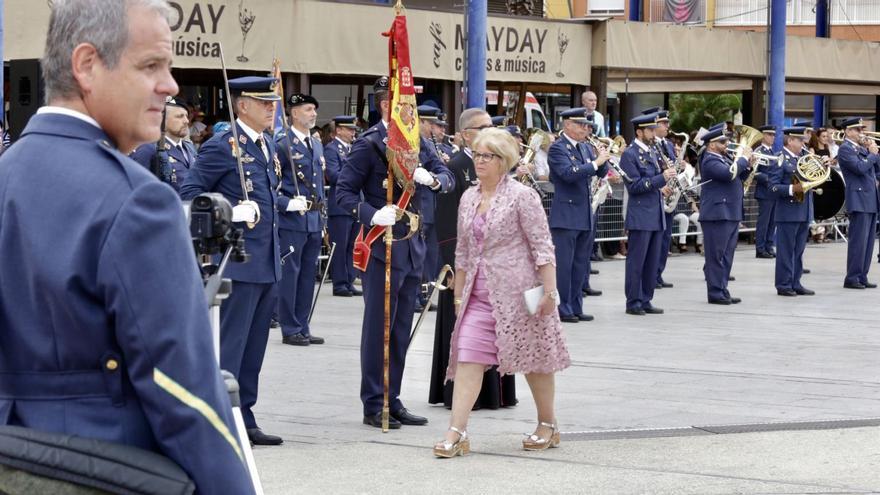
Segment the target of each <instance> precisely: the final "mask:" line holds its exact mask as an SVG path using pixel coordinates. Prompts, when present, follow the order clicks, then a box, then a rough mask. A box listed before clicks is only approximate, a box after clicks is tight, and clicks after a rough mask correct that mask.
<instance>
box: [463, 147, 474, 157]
mask: <svg viewBox="0 0 880 495" xmlns="http://www.w3.org/2000/svg"><path fill="white" fill-rule="evenodd" d="M464 154H465V155H467V156H468V158H470V159H471V160H473V159H474V152H473V151H471V149H470V148H468V147H465V148H464Z"/></svg>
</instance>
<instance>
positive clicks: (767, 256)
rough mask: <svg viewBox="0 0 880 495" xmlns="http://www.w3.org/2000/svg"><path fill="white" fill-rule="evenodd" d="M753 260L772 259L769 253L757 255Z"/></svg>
mask: <svg viewBox="0 0 880 495" xmlns="http://www.w3.org/2000/svg"><path fill="white" fill-rule="evenodd" d="M755 258H763V259H773V255H772V254H770V253H758V254H756V255H755Z"/></svg>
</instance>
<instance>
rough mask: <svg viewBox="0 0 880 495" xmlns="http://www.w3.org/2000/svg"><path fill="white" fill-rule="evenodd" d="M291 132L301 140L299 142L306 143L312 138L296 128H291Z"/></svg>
mask: <svg viewBox="0 0 880 495" xmlns="http://www.w3.org/2000/svg"><path fill="white" fill-rule="evenodd" d="M290 130H291V131H293V135H294V136H296V137H297V138H299V140H300V141H302V142H303V143H305V141H306V140H307V139H308V138H309V137H310V136H309V135H308V134H306V133H304V132H300V130H299V129H297V128H296V127H291V128H290Z"/></svg>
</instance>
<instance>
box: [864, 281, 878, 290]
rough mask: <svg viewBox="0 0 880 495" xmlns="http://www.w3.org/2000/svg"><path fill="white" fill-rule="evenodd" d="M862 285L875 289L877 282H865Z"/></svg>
mask: <svg viewBox="0 0 880 495" xmlns="http://www.w3.org/2000/svg"><path fill="white" fill-rule="evenodd" d="M862 285H864V286H865V288H866V289H876V288H877V284H874V283H871V282H865V283H864V284H862Z"/></svg>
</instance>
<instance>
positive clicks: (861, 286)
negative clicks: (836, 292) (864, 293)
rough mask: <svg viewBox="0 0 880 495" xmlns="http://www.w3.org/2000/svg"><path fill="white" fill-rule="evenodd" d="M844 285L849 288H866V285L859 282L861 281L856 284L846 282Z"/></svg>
mask: <svg viewBox="0 0 880 495" xmlns="http://www.w3.org/2000/svg"><path fill="white" fill-rule="evenodd" d="M843 286H844V287H846V288H847V289H864V288H866V287H865V286H864V285H862V284H859V283H855V284H848V283H844V284H843Z"/></svg>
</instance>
